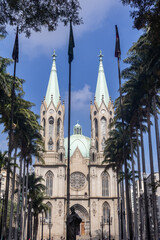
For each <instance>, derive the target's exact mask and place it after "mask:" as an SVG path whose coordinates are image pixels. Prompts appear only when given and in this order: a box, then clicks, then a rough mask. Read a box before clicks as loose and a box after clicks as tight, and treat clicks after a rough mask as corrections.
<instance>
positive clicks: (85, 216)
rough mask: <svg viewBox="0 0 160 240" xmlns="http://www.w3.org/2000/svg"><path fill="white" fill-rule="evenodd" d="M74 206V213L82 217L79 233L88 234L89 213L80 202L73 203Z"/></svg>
mask: <svg viewBox="0 0 160 240" xmlns="http://www.w3.org/2000/svg"><path fill="white" fill-rule="evenodd" d="M73 207H74V208H75V211H76V213H77V214H78V215H79V216H80V218H81V219H82V222H81V224H80V235H82V236H83V235H88V234H89V214H88V211H87V210H86V208H84V207H83V206H82V205H80V204H75V205H73Z"/></svg>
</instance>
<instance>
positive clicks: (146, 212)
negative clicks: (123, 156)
mask: <svg viewBox="0 0 160 240" xmlns="http://www.w3.org/2000/svg"><path fill="white" fill-rule="evenodd" d="M139 124H140V135H141V155H142V169H143V188H144V216H145V232H146V234H145V239H146V240H150V239H151V234H150V225H149V212H148V196H147V185H146V163H145V154H144V141H143V131H142V121H141V120H140V123H139ZM141 197H142V196H141Z"/></svg>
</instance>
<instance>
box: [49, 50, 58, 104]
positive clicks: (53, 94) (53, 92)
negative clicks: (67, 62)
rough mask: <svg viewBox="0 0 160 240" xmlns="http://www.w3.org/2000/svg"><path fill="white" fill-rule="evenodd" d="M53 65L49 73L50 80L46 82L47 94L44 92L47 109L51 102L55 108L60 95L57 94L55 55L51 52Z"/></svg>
mask: <svg viewBox="0 0 160 240" xmlns="http://www.w3.org/2000/svg"><path fill="white" fill-rule="evenodd" d="M52 57H53V63H52V68H51V73H50V78H49V82H48V87H47V92H46V103H47V107H48V106H49V104H50V102H51V100H53V103H54V105H55V107H57V104H58V101H59V98H60V93H59V86H58V77H57V70H56V53H55V50H54V52H53V55H52Z"/></svg>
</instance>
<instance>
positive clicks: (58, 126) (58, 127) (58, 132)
mask: <svg viewBox="0 0 160 240" xmlns="http://www.w3.org/2000/svg"><path fill="white" fill-rule="evenodd" d="M60 126H61V119H60V118H58V121H57V135H58V136H59V134H60Z"/></svg>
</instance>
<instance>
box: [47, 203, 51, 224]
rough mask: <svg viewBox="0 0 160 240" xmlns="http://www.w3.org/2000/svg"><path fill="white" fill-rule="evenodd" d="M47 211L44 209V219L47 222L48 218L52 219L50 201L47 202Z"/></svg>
mask: <svg viewBox="0 0 160 240" xmlns="http://www.w3.org/2000/svg"><path fill="white" fill-rule="evenodd" d="M46 205H47V207H48V209H47V211H46V220H47V222H49V219H52V204H51V203H50V202H48V203H47V204H46Z"/></svg>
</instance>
